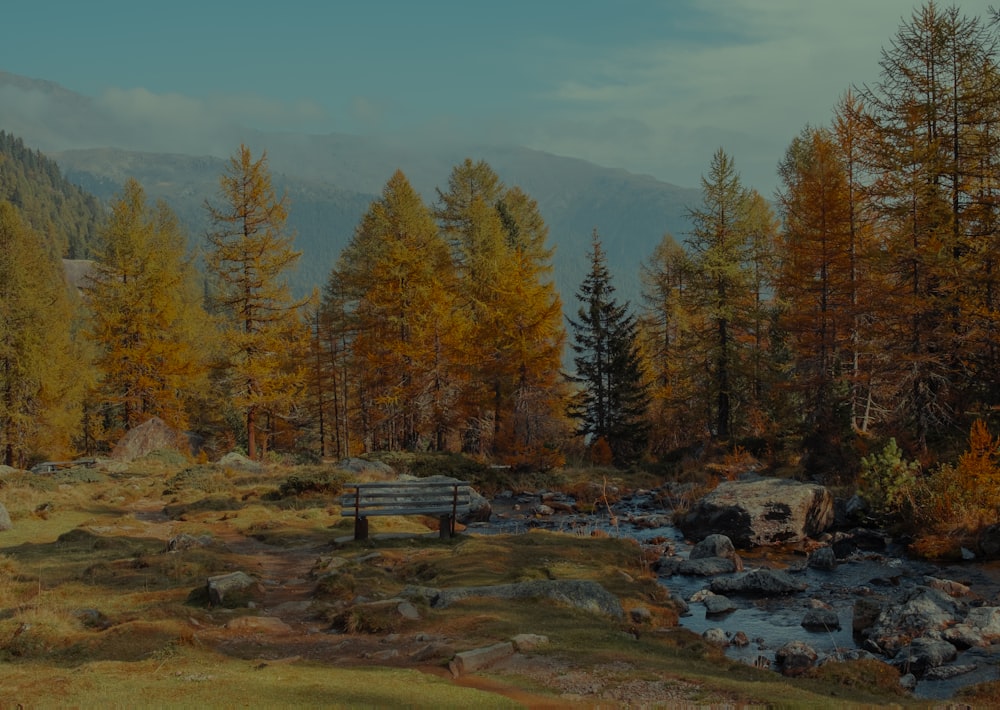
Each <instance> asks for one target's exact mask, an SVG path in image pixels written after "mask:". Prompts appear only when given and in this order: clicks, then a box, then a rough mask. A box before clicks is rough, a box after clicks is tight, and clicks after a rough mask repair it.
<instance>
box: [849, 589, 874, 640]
mask: <svg viewBox="0 0 1000 710" xmlns="http://www.w3.org/2000/svg"><path fill="white" fill-rule="evenodd" d="M881 613H882V604H881V603H880V602H879V601H878V600H877V599H873V598H872V597H861V598H860V599H857V600H856V601H855V602H854V614H853V618H852V621H851V630H852V631H853V632H854V633H855V634H863V633H864V632H865V631H867V630H868V629H870V628H871V627H873V626H874V625H875V622H876V621H878V617H879V614H881Z"/></svg>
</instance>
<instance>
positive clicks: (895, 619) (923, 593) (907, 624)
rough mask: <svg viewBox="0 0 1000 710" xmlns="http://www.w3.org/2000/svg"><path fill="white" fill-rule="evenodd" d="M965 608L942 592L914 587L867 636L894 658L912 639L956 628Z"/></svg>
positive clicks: (887, 607) (884, 611) (887, 609)
mask: <svg viewBox="0 0 1000 710" xmlns="http://www.w3.org/2000/svg"><path fill="white" fill-rule="evenodd" d="M965 608H966V605H965V604H964V603H963V602H961V601H959V600H957V599H955V598H954V597H950V596H948V595H947V594H945V593H944V592H942V591H940V590H937V589H932V588H931V587H925V586H918V587H914V588H913V589H912V590H910V591H909V592H907V593H906V594H905V595H904V596H903V597H902V598H901V599H899V600H895V601H893V602H892V603H888V604H886V605H885V607H884V608H883V609H882V611H881V612H880V613H879V615H878V618H877V619H876V620H875V623H874V624H873V625H872V626H871V627H870V628H868V629H867V631H865V636H866V637H867V638H868V639H870V640H871V641H873V642H874V643H875V644H876V646H877V647H878V648H881V649H882V650H883V651H884V652H885V653H886V654H894V653H895V652H896V651H898V650H900V649H901V648H903V647H905V646H906V645H907V644H908V643H909V641H910V639H914V638H917V637H919V636H922V635H924V634H926V633H928V632H941V631H943V630H944V629H946V628H948V627H949V626H954V625H955V624H956V623H958V621H959V619H960V618H961V617H962V616H963V615H964V611H965ZM948 646H951V644H948ZM952 650H954V647H952ZM938 665H940V664H938Z"/></svg>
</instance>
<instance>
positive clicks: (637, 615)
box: [629, 606, 653, 624]
mask: <svg viewBox="0 0 1000 710" xmlns="http://www.w3.org/2000/svg"><path fill="white" fill-rule="evenodd" d="M629 616H630V617H632V621H634V622H635V623H637V624H645V623H648V622H649V621H651V620H652V619H653V614H652V613H651V612H650V611H649V609H647V608H646V607H644V606H637V607H635V608H634V609H631V610H630V611H629Z"/></svg>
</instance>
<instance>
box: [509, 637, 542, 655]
mask: <svg viewBox="0 0 1000 710" xmlns="http://www.w3.org/2000/svg"><path fill="white" fill-rule="evenodd" d="M510 642H511V643H512V644H514V650H516V651H517V652H518V653H530V652H531V651H534V650H536V649H537V648H538V647H539V646H544V645H546V644H547V643H548V642H549V637H548V636H543V635H542V634H518V635H517V636H515V637H514V638H512V639H511V640H510Z"/></svg>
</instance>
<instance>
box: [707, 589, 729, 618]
mask: <svg viewBox="0 0 1000 710" xmlns="http://www.w3.org/2000/svg"><path fill="white" fill-rule="evenodd" d="M701 603H702V604H704V605H705V614H707V615H708V616H718V615H720V614H728V613H729V612H731V611H734V610H735V609H736V608H737V607H736V604H734V603H733V600H732V599H730V598H729V597H726V596H723V595H722V594H712V593H709V594H706V595H705V597H704V598H703V599H702V600H701Z"/></svg>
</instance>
